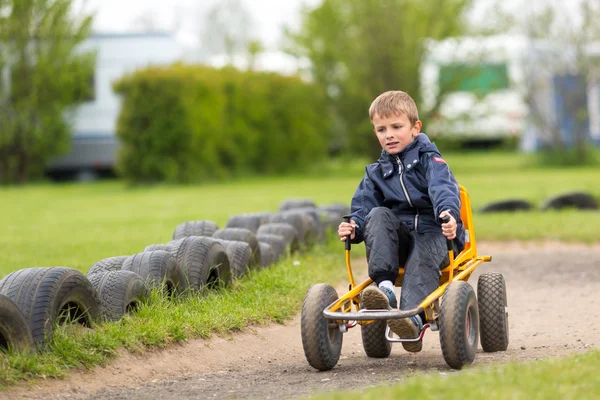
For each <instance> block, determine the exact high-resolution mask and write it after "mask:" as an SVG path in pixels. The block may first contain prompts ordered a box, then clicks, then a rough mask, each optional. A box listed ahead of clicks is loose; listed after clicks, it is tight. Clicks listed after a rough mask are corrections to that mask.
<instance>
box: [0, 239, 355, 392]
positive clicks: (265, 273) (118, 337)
mask: <svg viewBox="0 0 600 400" xmlns="http://www.w3.org/2000/svg"><path fill="white" fill-rule="evenodd" d="M336 245H337V243H336ZM332 246H333V241H332V244H330V245H329V246H327V245H324V246H321V247H318V248H315V249H314V250H313V251H311V252H310V254H309V255H305V256H301V257H290V258H286V259H284V260H281V261H280V262H279V263H278V264H277V265H273V266H271V267H269V268H266V269H261V270H255V271H252V272H251V273H250V274H248V275H247V276H245V277H244V278H243V279H241V280H239V281H236V282H234V285H233V287H232V288H229V289H225V290H221V291H216V292H211V293H209V294H208V295H207V296H205V297H192V296H188V297H182V298H179V299H172V300H169V299H167V298H166V297H164V296H162V295H161V294H160V293H159V292H154V293H153V295H152V297H151V299H150V300H149V301H148V302H147V303H146V304H144V305H142V306H141V307H140V309H139V310H138V312H136V313H135V314H134V315H130V316H126V317H125V318H123V319H122V320H121V321H119V322H115V323H105V324H100V325H98V326H97V327H96V328H95V329H88V328H82V327H80V326H78V325H76V324H75V325H71V326H63V327H58V328H57V333H56V335H55V337H54V338H53V340H52V342H51V343H50V346H49V349H48V351H45V352H43V353H39V354H33V355H30V354H27V355H23V354H8V355H7V356H6V357H2V356H0V383H2V384H3V385H7V384H11V383H14V382H18V381H20V380H23V379H31V378H38V377H44V378H46V377H59V376H63V375H65V374H66V373H68V371H69V369H71V368H91V367H93V366H95V365H100V364H103V363H105V362H107V361H108V360H110V359H111V358H113V357H114V356H116V354H117V350H118V349H121V348H125V349H127V350H129V351H132V352H135V353H141V352H144V351H146V350H147V349H149V348H156V347H164V346H167V345H169V344H171V343H175V342H182V341H185V340H187V339H191V338H208V337H210V336H211V334H214V333H221V334H222V333H229V332H235V331H238V330H241V329H242V328H244V327H246V326H249V325H257V324H267V323H271V322H283V321H285V320H287V319H289V318H291V317H292V316H294V315H295V314H296V313H297V312H298V311H299V310H300V307H301V305H302V299H303V297H304V295H305V294H306V290H307V289H308V287H309V286H310V285H311V284H313V283H317V282H338V281H340V280H343V279H344V276H345V266H344V253H343V250H342V249H341V248H340V246H339V245H337V246H335V248H333V247H332ZM336 250H337V251H336ZM358 253H360V252H358Z"/></svg>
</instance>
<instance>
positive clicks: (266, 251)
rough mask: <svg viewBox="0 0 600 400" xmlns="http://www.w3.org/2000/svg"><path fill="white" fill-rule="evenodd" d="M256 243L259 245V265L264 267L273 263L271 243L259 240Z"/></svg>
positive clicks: (273, 256)
mask: <svg viewBox="0 0 600 400" xmlns="http://www.w3.org/2000/svg"><path fill="white" fill-rule="evenodd" d="M258 245H259V246H260V266H261V267H263V268H264V267H268V266H269V265H271V264H273V263H275V251H274V250H273V248H272V247H271V245H270V244H268V243H265V242H260V243H259V244H258Z"/></svg>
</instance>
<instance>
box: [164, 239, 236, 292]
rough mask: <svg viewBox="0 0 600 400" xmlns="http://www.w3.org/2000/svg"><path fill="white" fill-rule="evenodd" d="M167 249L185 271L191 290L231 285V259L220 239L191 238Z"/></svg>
mask: <svg viewBox="0 0 600 400" xmlns="http://www.w3.org/2000/svg"><path fill="white" fill-rule="evenodd" d="M167 248H168V250H169V251H170V252H171V254H173V256H175V259H176V260H177V262H178V263H179V265H180V266H181V268H182V269H183V272H184V274H185V275H186V277H187V279H188V282H189V285H190V289H192V290H203V289H205V288H207V287H226V286H228V285H229V284H231V267H230V263H229V257H228V256H227V252H226V250H225V247H224V246H223V244H222V243H221V242H220V241H219V239H215V238H212V237H205V236H189V237H186V238H183V239H179V240H174V241H172V242H170V243H169V245H168V247H167Z"/></svg>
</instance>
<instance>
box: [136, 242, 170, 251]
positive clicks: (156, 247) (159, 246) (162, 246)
mask: <svg viewBox="0 0 600 400" xmlns="http://www.w3.org/2000/svg"><path fill="white" fill-rule="evenodd" d="M154 250H166V251H169V245H168V244H164V243H159V244H151V245H148V246H146V247H145V248H144V251H154ZM144 251H142V253H143V252H144Z"/></svg>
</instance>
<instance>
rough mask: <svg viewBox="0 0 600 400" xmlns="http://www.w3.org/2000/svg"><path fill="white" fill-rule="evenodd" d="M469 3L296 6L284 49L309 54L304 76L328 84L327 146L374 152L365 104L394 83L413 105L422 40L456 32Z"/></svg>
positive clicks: (375, 0)
mask: <svg viewBox="0 0 600 400" xmlns="http://www.w3.org/2000/svg"><path fill="white" fill-rule="evenodd" d="M470 5H471V1H470V0H440V1H421V0H361V1H346V0H324V1H323V3H322V4H321V5H320V6H318V7H317V8H315V9H305V10H304V11H303V15H302V23H301V27H300V29H299V31H297V32H291V31H289V30H288V31H287V32H286V33H287V35H286V36H287V39H288V44H287V46H286V51H287V52H289V53H291V54H294V55H296V56H297V57H299V58H307V59H308V60H310V67H309V73H310V76H311V77H312V79H314V80H315V81H316V82H318V83H320V84H322V85H324V86H325V87H326V88H327V91H328V94H329V99H330V102H331V105H332V106H333V109H334V113H335V115H336V116H337V118H336V121H337V122H336V124H337V126H338V128H337V134H336V137H335V138H334V144H333V148H332V150H333V151H338V150H343V149H349V150H350V151H351V152H352V153H359V154H361V153H362V154H368V155H369V156H373V154H377V153H376V152H377V151H378V147H377V141H375V140H372V138H370V137H369V135H368V133H369V132H371V131H372V128H371V126H370V123H369V120H368V113H367V110H368V107H369V105H370V102H371V101H372V100H373V99H374V98H375V97H376V96H377V95H379V94H380V93H382V92H384V91H387V90H392V89H399V90H404V91H405V92H407V93H409V94H410V95H411V96H412V97H413V98H414V99H415V101H416V102H417V104H419V103H420V101H421V95H420V76H419V67H420V65H421V63H422V61H423V59H424V57H425V56H426V49H425V46H424V42H425V40H426V39H428V38H430V39H442V38H446V37H450V36H456V35H460V34H462V33H463V32H464V30H465V29H466V24H465V23H464V22H465V21H464V20H463V16H464V15H465V13H466V11H467V10H468V9H469V7H470ZM421 117H424V116H421Z"/></svg>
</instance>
